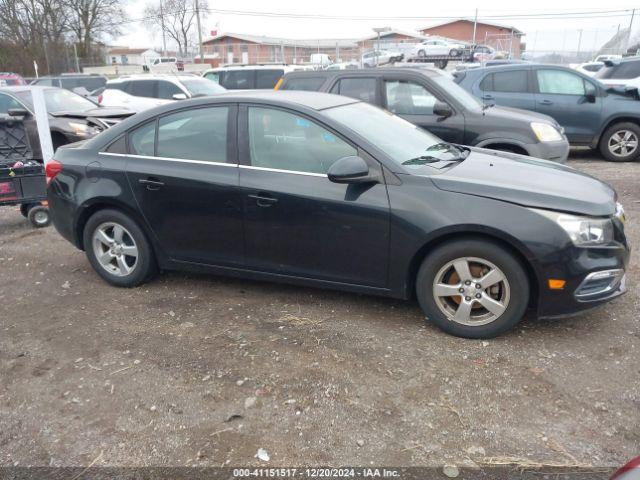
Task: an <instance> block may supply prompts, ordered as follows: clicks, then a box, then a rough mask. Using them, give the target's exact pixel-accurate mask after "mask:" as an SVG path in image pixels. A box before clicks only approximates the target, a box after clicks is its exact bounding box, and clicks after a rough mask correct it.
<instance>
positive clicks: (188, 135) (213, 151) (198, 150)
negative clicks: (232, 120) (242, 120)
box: [157, 107, 229, 163]
mask: <svg viewBox="0 0 640 480" xmlns="http://www.w3.org/2000/svg"><path fill="white" fill-rule="evenodd" d="M228 116H229V108H228V107H210V108H197V109H193V110H185V111H182V112H178V113H173V114H171V115H166V116H164V117H161V118H160V122H159V123H158V149H157V155H158V156H159V157H167V158H181V159H188V160H200V161H205V162H220V163H225V162H226V161H227V119H228Z"/></svg>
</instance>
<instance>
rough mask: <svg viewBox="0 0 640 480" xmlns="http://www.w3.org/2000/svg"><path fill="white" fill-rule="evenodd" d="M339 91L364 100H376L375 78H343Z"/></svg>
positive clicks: (372, 101) (370, 101) (341, 93)
mask: <svg viewBox="0 0 640 480" xmlns="http://www.w3.org/2000/svg"><path fill="white" fill-rule="evenodd" d="M338 93H340V95H344V96H346V97H351V98H356V99H358V100H362V101H364V102H369V103H374V102H375V101H376V79H375V78H343V79H342V80H340V82H339V87H338Z"/></svg>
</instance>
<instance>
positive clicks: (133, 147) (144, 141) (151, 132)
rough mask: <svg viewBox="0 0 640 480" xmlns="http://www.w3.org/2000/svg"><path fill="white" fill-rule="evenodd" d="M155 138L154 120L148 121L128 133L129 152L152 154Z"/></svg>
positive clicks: (149, 155)
mask: <svg viewBox="0 0 640 480" xmlns="http://www.w3.org/2000/svg"><path fill="white" fill-rule="evenodd" d="M155 140H156V122H155V121H153V122H149V123H146V124H144V125H142V126H141V127H138V128H136V129H135V130H134V131H132V132H131V133H130V134H129V153H131V154H133V155H145V156H148V157H151V156H153V153H154V147H155Z"/></svg>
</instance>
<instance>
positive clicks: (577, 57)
mask: <svg viewBox="0 0 640 480" xmlns="http://www.w3.org/2000/svg"><path fill="white" fill-rule="evenodd" d="M581 44H582V29H580V30H578V51H577V52H576V61H577V62H579V61H580V46H581Z"/></svg>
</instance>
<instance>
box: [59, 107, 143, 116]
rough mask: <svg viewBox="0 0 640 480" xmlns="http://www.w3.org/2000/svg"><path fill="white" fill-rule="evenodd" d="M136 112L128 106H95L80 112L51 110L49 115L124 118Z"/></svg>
mask: <svg viewBox="0 0 640 480" xmlns="http://www.w3.org/2000/svg"><path fill="white" fill-rule="evenodd" d="M135 113H136V112H134V111H132V110H129V109H128V108H120V107H96V108H90V109H89V110H83V111H81V112H78V111H70V112H65V111H61V112H51V115H53V116H54V117H72V118H89V117H95V118H114V117H119V118H125V117H130V116H131V115H133V114H135Z"/></svg>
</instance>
